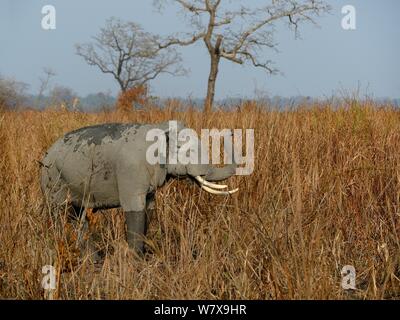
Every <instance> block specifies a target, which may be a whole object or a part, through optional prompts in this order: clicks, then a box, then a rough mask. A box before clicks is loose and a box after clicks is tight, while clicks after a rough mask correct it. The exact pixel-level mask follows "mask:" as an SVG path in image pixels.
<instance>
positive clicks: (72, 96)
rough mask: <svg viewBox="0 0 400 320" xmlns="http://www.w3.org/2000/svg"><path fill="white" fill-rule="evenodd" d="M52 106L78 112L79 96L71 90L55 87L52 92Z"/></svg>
mask: <svg viewBox="0 0 400 320" xmlns="http://www.w3.org/2000/svg"><path fill="white" fill-rule="evenodd" d="M50 99H51V102H52V104H54V105H56V106H59V107H61V109H65V110H71V111H77V110H78V109H77V107H78V104H79V98H78V94H76V93H75V92H74V91H73V90H72V89H71V88H68V87H63V86H55V87H54V88H53V89H52V90H51V92H50Z"/></svg>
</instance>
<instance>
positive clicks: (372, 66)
mask: <svg viewBox="0 0 400 320" xmlns="http://www.w3.org/2000/svg"><path fill="white" fill-rule="evenodd" d="M225 1H226V0H225ZM246 2H249V1H246ZM251 2H252V3H253V4H254V5H256V4H257V3H268V1H263V0H252V1H251ZM328 3H330V4H331V6H332V7H333V10H332V13H331V14H330V15H326V16H325V17H323V18H320V19H319V20H318V22H319V24H320V28H316V27H314V26H311V25H305V26H302V27H301V29H300V30H301V37H302V39H297V40H296V39H295V38H294V35H293V33H292V32H290V31H288V30H287V29H285V28H284V27H281V26H278V28H277V33H276V41H277V42H278V43H279V47H278V49H279V51H280V52H279V53H274V52H271V51H269V50H265V52H264V53H265V59H272V60H273V61H275V63H276V67H277V68H279V70H280V71H281V72H282V73H283V75H277V76H270V75H268V74H267V73H265V72H264V71H263V70H262V69H255V68H252V67H248V66H246V67H243V66H239V65H234V64H232V63H230V62H226V61H222V64H221V68H220V75H219V78H218V82H217V98H225V97H232V98H237V97H253V96H254V95H255V93H256V92H258V93H261V94H269V95H270V96H274V95H281V96H286V97H288V96H294V95H304V96H313V97H324V96H331V95H332V94H335V93H340V92H341V91H342V90H347V91H352V90H355V89H356V88H357V87H359V86H360V87H361V93H362V94H365V93H367V94H369V95H373V96H374V97H390V98H399V97H400V61H399V57H400V21H399V18H398V14H399V12H400V1H398V0H381V1H379V0H345V1H341V0H338V1H328ZM47 4H51V5H54V6H55V8H56V10H57V29H56V30H53V31H45V30H43V29H42V28H41V19H42V14H41V9H42V7H43V6H44V5H47ZM347 4H350V5H353V6H354V7H355V8H356V10H357V11H356V12H357V29H356V30H352V31H346V30H343V29H342V28H341V19H342V17H343V15H342V14H341V8H342V6H344V5H347ZM176 13H177V7H173V6H172V7H168V8H167V9H166V10H165V11H164V12H163V13H162V14H160V13H158V12H157V11H156V10H155V8H154V7H153V6H152V1H151V0H148V1H138V0H136V1H133V0H114V1H110V0H85V1H78V0H68V1H67V0H46V1H42V0H36V1H26V0H1V2H0V43H1V49H0V74H1V75H3V76H7V77H13V78H15V79H17V80H20V81H23V82H26V83H27V84H29V85H30V92H32V93H35V92H37V91H38V88H39V77H40V76H42V75H43V74H42V69H43V67H50V68H52V69H53V70H55V72H56V73H57V76H56V77H55V78H54V80H53V83H54V84H55V83H57V84H60V85H64V86H68V87H71V88H72V89H74V91H76V92H78V93H79V94H81V95H86V94H88V93H94V92H99V91H108V90H110V91H111V92H112V93H114V94H115V93H116V92H117V91H118V86H117V84H116V83H115V81H114V80H113V78H112V77H110V76H108V75H104V74H102V73H101V72H100V71H99V70H97V69H96V68H94V67H89V66H88V65H86V64H85V62H84V61H83V59H82V58H80V57H78V56H77V55H76V54H75V49H74V44H76V43H82V42H86V41H88V40H90V37H91V36H93V35H95V34H96V33H97V32H98V30H99V28H100V27H101V26H103V25H104V22H105V20H106V19H107V18H109V17H111V16H115V17H119V18H121V19H124V20H130V21H134V22H137V23H139V24H141V25H142V26H143V27H144V29H146V30H147V31H151V32H154V33H159V34H164V35H166V34H169V33H175V32H179V31H182V30H187V28H188V27H187V24H185V22H184V19H183V17H182V15H177V14H176ZM179 50H180V52H181V53H182V55H183V58H184V66H185V67H187V68H188V69H190V74H189V75H188V76H187V77H179V78H173V77H170V76H166V75H165V76H164V75H163V76H161V77H160V78H158V79H156V80H155V81H153V82H152V84H151V87H152V92H153V94H155V95H159V96H162V97H174V96H175V97H176V96H180V97H188V96H191V97H203V96H204V95H205V91H206V80H207V77H208V71H209V60H208V56H207V52H206V50H205V48H204V46H203V43H201V42H200V43H198V44H196V45H194V46H191V47H186V48H182V49H179Z"/></svg>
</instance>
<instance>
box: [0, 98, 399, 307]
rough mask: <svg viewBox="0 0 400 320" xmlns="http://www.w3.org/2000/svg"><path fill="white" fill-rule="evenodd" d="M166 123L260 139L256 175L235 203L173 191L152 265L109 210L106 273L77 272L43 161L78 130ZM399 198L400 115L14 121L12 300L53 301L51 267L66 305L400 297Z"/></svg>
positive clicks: (3, 249)
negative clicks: (47, 199) (52, 215)
mask: <svg viewBox="0 0 400 320" xmlns="http://www.w3.org/2000/svg"><path fill="white" fill-rule="evenodd" d="M168 119H180V120H183V121H185V122H186V123H187V124H188V125H189V126H191V127H193V128H195V129H197V130H199V129H200V128H212V127H217V128H254V129H255V147H256V166H255V171H254V173H253V174H252V175H251V176H248V177H235V178H233V179H231V180H230V182H229V183H230V184H231V185H232V186H237V185H239V186H240V188H241V191H240V193H239V194H238V195H235V196H233V197H231V198H221V197H216V196H212V195H209V194H205V193H204V192H201V191H200V190H199V188H198V187H197V186H195V185H194V184H190V183H188V182H186V181H174V182H171V183H168V184H167V185H166V186H164V187H163V188H161V189H160V190H159V191H158V193H157V213H156V215H155V216H154V217H153V221H152V222H151V225H150V230H149V233H148V237H147V247H148V251H149V252H150V253H149V254H148V255H147V256H146V257H145V258H144V259H140V258H137V257H136V258H135V257H134V255H133V254H132V253H131V252H130V251H129V250H128V248H127V245H126V243H125V242H124V220H123V215H122V212H121V211H120V210H111V211H105V212H102V213H104V214H102V216H101V217H102V218H101V219H100V220H101V222H100V226H99V229H100V230H99V231H100V232H99V233H98V234H99V236H98V239H97V240H98V244H99V245H100V246H101V247H102V248H103V252H104V254H105V257H104V261H103V263H102V264H101V265H97V266H96V265H94V264H93V263H91V260H90V259H88V257H87V256H82V257H81V258H80V259H78V260H77V261H75V262H72V260H73V259H72V257H74V256H76V252H75V251H74V247H73V246H71V245H69V244H68V239H66V237H67V236H66V235H65V234H63V233H62V232H56V231H55V229H54V228H53V227H52V224H51V223H49V212H48V210H47V208H46V205H45V203H44V201H43V198H42V195H41V192H40V187H39V169H40V168H39V165H38V163H37V162H36V160H40V159H41V158H42V156H43V154H44V152H45V150H46V149H47V148H48V147H49V146H50V145H51V144H52V143H53V142H54V141H55V140H56V139H57V138H58V137H60V136H61V135H62V134H63V133H65V132H67V131H70V130H72V129H76V128H78V127H82V126H86V125H90V124H95V123H103V122H118V121H122V122H159V121H164V120H168ZM399 191H400V113H399V111H397V110H394V109H392V108H389V107H388V108H377V107H376V106H374V105H372V104H364V105H357V103H353V105H352V106H349V107H346V106H344V107H342V108H339V109H337V110H335V111H333V110H332V109H331V108H329V106H328V105H321V106H313V107H311V108H300V109H298V110H296V111H287V112H277V111H266V110H263V109H262V108H258V107H257V106H255V105H252V104H247V105H243V106H241V107H240V108H238V109H237V110H236V111H233V112H223V111H218V112H215V113H213V114H211V115H208V116H207V117H204V116H203V115H202V114H201V113H199V112H196V111H194V110H193V109H189V110H186V111H181V112H179V111H176V109H174V108H171V107H170V108H166V109H165V110H157V109H153V110H148V111H137V112H131V113H124V114H122V113H99V114H83V113H77V112H76V113H72V112H66V111H56V110H49V111H45V112H36V111H20V112H11V111H8V112H6V111H2V112H0V244H1V246H0V297H2V298H18V299H41V298H44V297H46V295H45V292H44V291H43V289H42V288H41V279H42V277H43V274H42V273H41V271H42V270H41V269H42V266H44V265H48V264H51V265H55V266H58V267H57V270H58V273H59V279H58V281H59V286H58V289H57V290H56V292H55V293H53V294H54V295H53V297H55V298H61V299H103V298H107V299H174V298H176V299H298V298H301V299H354V298H356V299H357V298H361V299H363V298H366V299H381V298H386V299H393V298H399V297H400V279H399V278H400V242H399V234H400V197H399ZM65 233H66V232H65ZM344 265H353V266H354V267H355V269H356V272H357V278H356V286H357V289H356V290H352V291H345V290H343V289H342V288H341V275H340V271H341V269H342V267H343V266H344ZM61 266H62V267H61Z"/></svg>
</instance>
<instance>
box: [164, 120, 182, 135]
mask: <svg viewBox="0 0 400 320" xmlns="http://www.w3.org/2000/svg"><path fill="white" fill-rule="evenodd" d="M171 121H173V122H175V123H176V125H177V129H178V132H179V131H180V130H182V129H184V128H187V126H186V124H185V123H184V122H182V121H179V120H169V121H165V122H162V123H160V124H159V125H158V127H159V128H160V129H161V130H163V131H164V132H165V134H169V132H170V130H171V127H170V122H171Z"/></svg>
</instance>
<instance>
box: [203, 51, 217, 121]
mask: <svg viewBox="0 0 400 320" xmlns="http://www.w3.org/2000/svg"><path fill="white" fill-rule="evenodd" d="M219 60H220V57H219V56H218V55H211V69H210V75H209V77H208V87H207V97H206V102H205V106H204V111H205V113H209V112H211V111H212V107H213V103H214V96H215V83H216V81H217V75H218V66H219Z"/></svg>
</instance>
